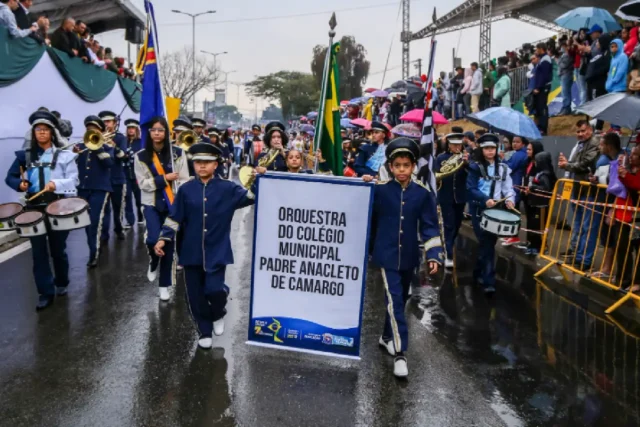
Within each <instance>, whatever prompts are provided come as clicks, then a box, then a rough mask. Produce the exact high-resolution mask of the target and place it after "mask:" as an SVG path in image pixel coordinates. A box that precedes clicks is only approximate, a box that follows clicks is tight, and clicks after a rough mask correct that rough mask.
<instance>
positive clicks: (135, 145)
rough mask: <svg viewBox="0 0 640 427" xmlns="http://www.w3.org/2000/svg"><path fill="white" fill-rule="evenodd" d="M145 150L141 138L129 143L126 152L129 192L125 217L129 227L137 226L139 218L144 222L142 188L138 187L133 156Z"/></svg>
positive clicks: (126, 174)
mask: <svg viewBox="0 0 640 427" xmlns="http://www.w3.org/2000/svg"><path fill="white" fill-rule="evenodd" d="M143 148H144V147H143V146H142V140H141V139H140V138H136V139H133V140H130V141H127V150H126V152H125V154H126V157H125V158H126V160H125V176H126V180H127V191H126V193H125V196H124V202H125V207H124V216H125V219H126V220H127V223H128V224H129V225H133V224H135V222H136V217H137V218H138V222H142V220H143V217H142V198H141V196H140V187H139V186H138V181H137V180H136V173H135V171H134V170H133V156H134V155H135V154H136V153H137V152H138V151H140V150H142V149H143ZM134 201H135V204H136V209H135V212H136V213H135V215H134V213H133V212H134V210H133V203H134Z"/></svg>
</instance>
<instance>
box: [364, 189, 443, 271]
mask: <svg viewBox="0 0 640 427" xmlns="http://www.w3.org/2000/svg"><path fill="white" fill-rule="evenodd" d="M373 215H374V216H375V218H376V222H375V224H376V230H375V233H374V236H375V242H374V248H373V262H374V263H375V264H376V265H378V266H380V267H382V268H386V269H390V270H399V271H407V270H413V269H414V268H415V267H417V266H419V265H420V247H419V242H418V234H419V235H420V239H421V240H422V242H423V243H424V247H425V250H426V258H427V259H428V260H429V261H436V262H438V263H440V262H442V259H441V257H442V242H441V240H440V228H439V223H438V213H437V202H436V197H435V194H433V193H432V192H431V191H429V190H428V189H427V188H426V187H423V186H422V185H421V184H419V183H417V182H415V181H411V182H410V183H409V185H408V186H407V188H405V189H403V188H402V186H401V185H400V183H399V182H398V181H396V180H393V181H386V182H382V183H380V182H379V183H378V184H377V185H376V186H375V187H374V192H373Z"/></svg>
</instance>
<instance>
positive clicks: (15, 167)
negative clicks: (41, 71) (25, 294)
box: [5, 111, 78, 310]
mask: <svg viewBox="0 0 640 427" xmlns="http://www.w3.org/2000/svg"><path fill="white" fill-rule="evenodd" d="M57 123H58V121H57V119H56V117H55V116H54V115H53V114H51V113H49V112H48V111H37V112H35V113H33V114H32V115H31V117H29V124H30V125H31V145H30V146H29V147H28V148H26V149H25V150H20V151H16V153H15V155H16V159H15V160H14V161H13V164H12V165H11V167H10V168H9V171H8V172H7V177H6V179H5V182H6V184H7V185H8V186H9V187H11V188H13V189H14V190H15V191H18V192H21V193H26V194H27V198H30V197H33V196H34V195H36V194H38V193H40V192H41V191H43V190H46V192H45V193H44V194H42V195H40V196H38V197H37V198H35V199H34V200H31V201H28V202H27V210H39V211H41V212H44V208H45V207H46V206H47V204H49V203H51V202H53V201H55V200H57V199H60V198H62V197H64V196H75V195H76V185H78V168H77V166H76V162H75V158H76V155H75V154H74V153H73V152H71V151H63V150H60V149H59V147H60V142H59V139H58V134H59V131H57V129H56V125H57ZM45 224H46V229H47V234H46V235H41V236H35V237H30V238H29V240H30V241H31V255H32V258H33V276H34V279H35V282H36V287H37V288H38V294H39V298H38V304H37V305H36V310H43V309H45V308H47V307H48V306H50V305H51V304H52V303H53V300H54V298H55V295H56V294H58V295H60V296H62V295H66V294H67V286H68V285H69V261H68V258H67V252H66V248H67V236H68V234H69V232H68V231H53V230H51V228H50V226H49V223H48V222H47V221H45ZM49 255H51V258H52V260H53V271H54V272H55V275H54V273H52V272H51V266H50V264H49Z"/></svg>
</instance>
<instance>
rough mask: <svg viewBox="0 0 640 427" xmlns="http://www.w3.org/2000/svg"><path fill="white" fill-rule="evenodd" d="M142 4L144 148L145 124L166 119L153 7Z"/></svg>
mask: <svg viewBox="0 0 640 427" xmlns="http://www.w3.org/2000/svg"><path fill="white" fill-rule="evenodd" d="M144 3H145V9H146V11H147V35H146V37H145V45H144V46H143V47H142V48H141V56H142V57H141V58H140V62H141V65H142V67H141V68H142V70H143V77H142V97H141V102H140V124H141V127H142V129H141V130H142V132H141V137H142V146H144V144H145V139H146V136H147V130H148V129H147V126H146V124H147V122H148V121H149V120H151V119H152V118H153V117H156V116H162V117H165V118H166V117H167V114H166V110H165V105H164V96H163V92H162V83H161V82H160V72H159V69H158V52H157V32H156V20H155V15H154V12H153V5H152V4H151V2H150V1H145V2H144ZM168 131H169V130H168V129H167V132H168Z"/></svg>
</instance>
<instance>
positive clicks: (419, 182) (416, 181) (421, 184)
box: [412, 179, 431, 192]
mask: <svg viewBox="0 0 640 427" xmlns="http://www.w3.org/2000/svg"><path fill="white" fill-rule="evenodd" d="M412 181H413V182H415V183H416V184H418V185H419V186H420V187H422V188H424V189H425V190H427V191H428V192H431V189H430V188H429V187H427V186H426V185H424V184H423V183H422V181H419V180H417V179H413V180H412Z"/></svg>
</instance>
